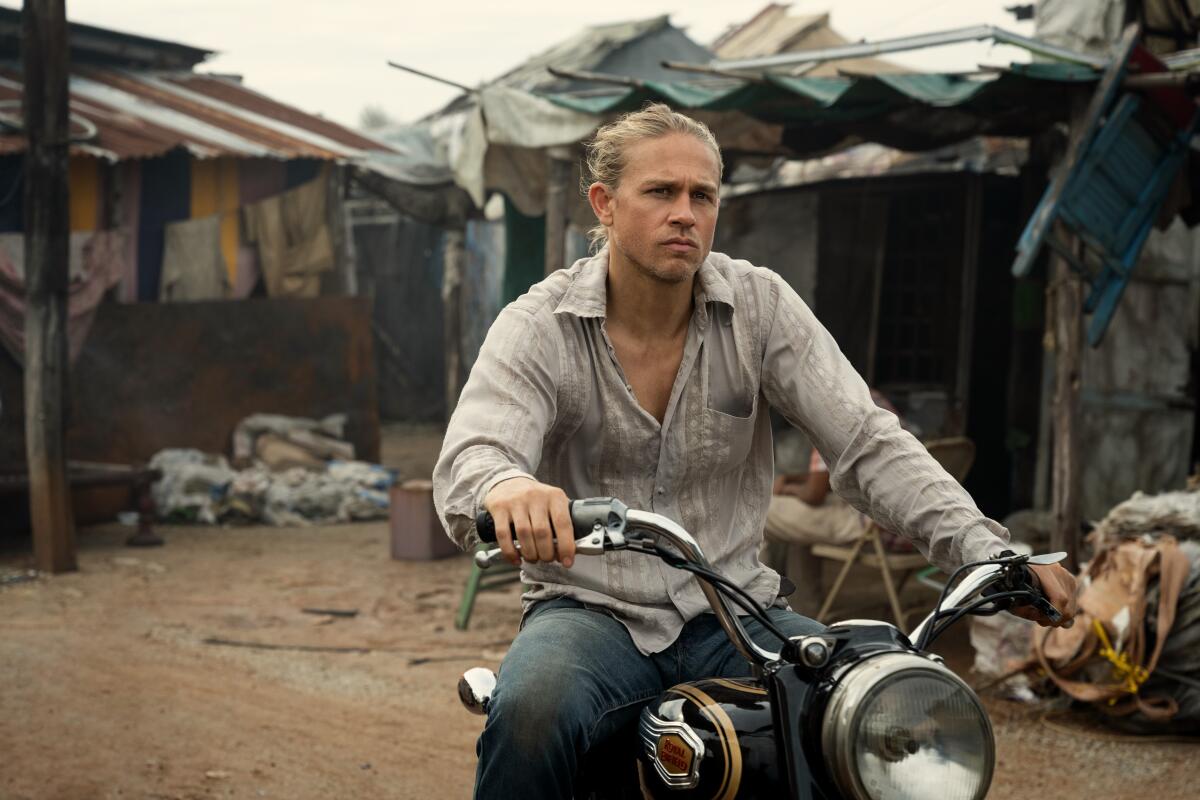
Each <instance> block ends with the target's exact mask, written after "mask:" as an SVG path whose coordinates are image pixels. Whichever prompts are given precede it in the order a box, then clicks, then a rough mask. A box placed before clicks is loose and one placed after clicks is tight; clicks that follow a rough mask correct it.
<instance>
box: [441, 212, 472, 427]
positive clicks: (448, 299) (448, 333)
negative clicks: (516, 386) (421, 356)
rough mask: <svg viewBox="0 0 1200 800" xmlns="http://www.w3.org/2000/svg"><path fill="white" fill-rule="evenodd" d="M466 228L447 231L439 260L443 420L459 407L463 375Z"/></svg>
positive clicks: (454, 228)
mask: <svg viewBox="0 0 1200 800" xmlns="http://www.w3.org/2000/svg"><path fill="white" fill-rule="evenodd" d="M466 240H467V236H466V230H465V228H460V227H453V228H448V229H447V230H446V242H445V252H444V254H443V257H442V265H443V266H442V335H443V346H444V350H445V353H446V419H447V421H449V419H450V415H451V414H453V413H454V408H455V406H457V405H458V393H459V390H460V389H461V388H462V387H461V386H460V385H459V382H460V380H461V378H460V373H461V372H462V323H463V317H462V296H463V293H462V279H463V273H464V272H465V271H466V260H467V247H466Z"/></svg>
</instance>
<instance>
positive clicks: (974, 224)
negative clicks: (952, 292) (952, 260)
mask: <svg viewBox="0 0 1200 800" xmlns="http://www.w3.org/2000/svg"><path fill="white" fill-rule="evenodd" d="M964 190H965V193H966V197H965V202H964V208H963V253H962V280H961V284H960V287H959V314H958V352H957V354H956V355H957V359H956V361H957V364H956V366H955V379H954V406H953V407H954V413H953V414H952V415H951V426H950V430H951V432H952V433H953V434H954V435H956V436H963V435H965V434H966V431H967V414H968V413H969V412H970V408H969V407H968V406H969V400H970V397H971V353H972V351H973V350H974V344H975V286H976V281H977V274H976V273H977V272H978V268H979V240H980V235H981V233H982V226H983V176H981V175H970V174H968V175H967V176H966V186H965V187H964ZM980 368H981V369H988V368H989V365H985V364H981V365H980Z"/></svg>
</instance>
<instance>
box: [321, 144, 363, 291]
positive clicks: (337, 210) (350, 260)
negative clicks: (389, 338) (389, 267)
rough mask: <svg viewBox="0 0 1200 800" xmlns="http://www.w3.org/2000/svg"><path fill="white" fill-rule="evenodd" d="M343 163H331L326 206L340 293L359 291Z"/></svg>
mask: <svg viewBox="0 0 1200 800" xmlns="http://www.w3.org/2000/svg"><path fill="white" fill-rule="evenodd" d="M347 169H348V167H345V166H342V165H341V164H331V165H330V166H329V177H328V184H327V185H328V190H327V197H328V203H326V206H325V217H326V222H327V224H328V225H329V238H330V240H331V243H332V245H333V274H334V275H335V276H336V277H335V278H334V281H335V284H336V287H337V292H338V294H344V295H348V296H351V297H353V296H355V295H357V294H358V275H357V274H356V272H355V265H354V241H353V234H352V231H351V230H350V226H349V224H348V220H347V216H346V185H347V180H346V171H347Z"/></svg>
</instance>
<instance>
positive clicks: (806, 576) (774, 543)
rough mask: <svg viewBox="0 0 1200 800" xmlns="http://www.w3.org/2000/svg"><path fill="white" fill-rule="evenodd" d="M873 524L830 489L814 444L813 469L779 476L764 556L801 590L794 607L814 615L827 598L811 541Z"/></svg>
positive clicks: (841, 540) (883, 403) (875, 396)
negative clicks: (802, 472)
mask: <svg viewBox="0 0 1200 800" xmlns="http://www.w3.org/2000/svg"><path fill="white" fill-rule="evenodd" d="M871 399H872V400H874V401H875V405H877V406H879V407H880V408H882V409H886V410H887V411H891V412H892V413H893V414H896V409H895V407H894V406H893V405H892V404H891V403H890V402H888V399H887V398H886V397H884V396H883V394H882V393H881V392H878V391H876V390H875V389H872V390H871ZM897 416H899V414H897ZM902 427H908V426H904V425H903V424H902ZM910 432H912V431H911V429H910ZM868 524H870V519H868V518H867V517H866V516H864V515H863V514H860V513H859V512H858V511H857V510H856V509H855V508H854V507H853V506H851V505H850V504H849V503H847V502H846V501H845V500H843V499H842V498H841V497H840V496H839V495H838V494H837V493H836V492H833V491H831V490H830V487H829V467H828V466H826V464H825V461H824V459H822V458H821V454H820V453H818V452H817V451H816V449H815V448H814V449H813V451H812V458H810V459H809V464H808V474H784V475H780V476H778V477H777V478H776V479H775V485H774V488H773V489H772V497H771V504H770V506H769V507H768V509H767V522H766V525H765V527H764V529H763V546H762V551H761V553H760V554H759V559H760V560H761V561H762V563H764V564H766V565H767V566H768V567H770V568H771V569H773V570H775V571H776V572H778V573H779V574H780V575H783V576H784V577H786V578H787V579H788V580H790V581H791V582H792V583H793V584H795V586H796V591H795V593H794V594H793V595H792V596H791V597H789V598H788V602H789V604H790V605H791V607H792V610H793V611H796V612H798V613H800V614H804V615H806V616H810V617H815V616H816V614H817V611H818V610H820V608H821V601H822V600H824V597H825V596H824V593H823V592H822V588H821V559H819V558H817V557H816V556H814V555H813V554H812V545H814V544H834V545H848V544H852V543H854V542H855V541H857V540H858V538H859V537H860V536H862V535H863V533H865V532H866V530H867V525H868Z"/></svg>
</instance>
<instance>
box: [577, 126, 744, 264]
mask: <svg viewBox="0 0 1200 800" xmlns="http://www.w3.org/2000/svg"><path fill="white" fill-rule="evenodd" d="M672 133H684V134H687V135H688V136H694V137H696V138H697V139H699V140H700V141H701V142H703V143H704V144H706V145H708V146H709V147H711V148H712V152H713V155H714V156H716V157H717V176H718V179H719V178H720V175H721V173H722V172H723V171H724V169H725V162H724V161H722V159H721V148H720V146H719V145H718V144H717V137H715V136H713V133H712V131H711V130H709V129H708V126H707V125H705V124H704V123H703V122H700V121H698V120H694V119H692V118H691V117H685V116H684V115H683V114H680V113H679V112H677V111H672V110H671V108H670V107H669V106H667V105H666V104H665V103H649V104H647V105H646V107H645V108H643V109H642V110H640V111H631V112H629V113H628V114H623V115H621V116H620V117H618V118H617V119H615V120H613V121H612V122H610V123H608V124H607V125H604V126H603V127H601V128H600V130H598V131H596V135H595V136H593V137H592V139H591V140H590V141H589V142H588V143H587V145H586V152H587V174H586V175H585V176H584V179H583V182H582V189H583V192H584V194H587V191H588V187H590V186H591V185H592V184H593V183H602V184H604V186H605V188H607V189H608V190H609V191H610V192H615V191H616V190H617V186H618V185H619V184H620V182H621V175H622V173H624V171H625V166H626V158H625V155H626V153H627V151H628V150H629V147H630V146H631V145H634V144H637V143H638V142H641V141H644V140H646V139H656V138H658V137H659V136H666V135H668V134H672ZM588 241H589V242H590V243H591V245H592V249H593V250H598V249H600V247H602V246H603V245H604V244H605V242H607V241H608V231H607V230H606V229H605V227H604V225H602V224H600V223H597V224H596V225H595V226H594V227H593V228H592V229H591V230H590V231H588Z"/></svg>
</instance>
